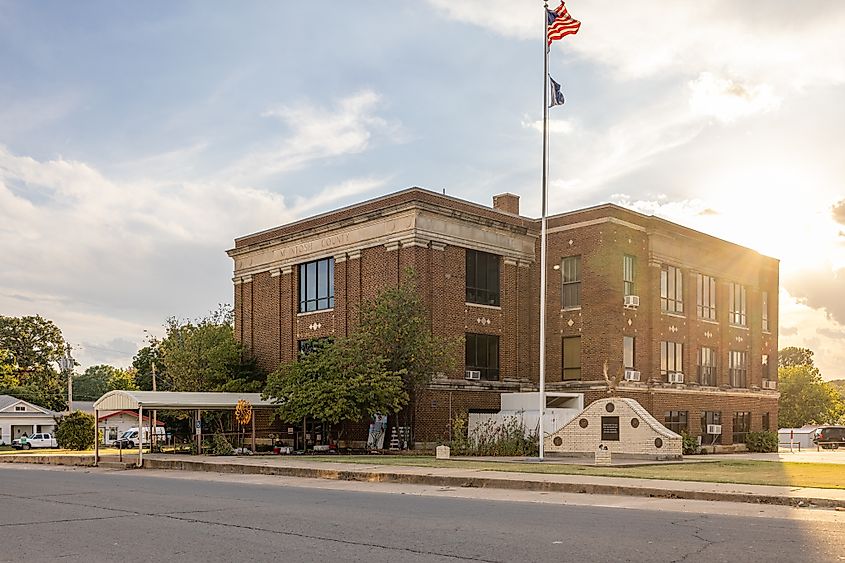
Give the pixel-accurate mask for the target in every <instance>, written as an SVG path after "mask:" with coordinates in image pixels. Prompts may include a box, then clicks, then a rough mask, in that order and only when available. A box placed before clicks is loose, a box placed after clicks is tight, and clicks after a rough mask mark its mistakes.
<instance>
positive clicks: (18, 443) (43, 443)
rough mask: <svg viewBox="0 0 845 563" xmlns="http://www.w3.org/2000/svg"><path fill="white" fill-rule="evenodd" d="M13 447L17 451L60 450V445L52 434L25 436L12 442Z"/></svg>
mask: <svg viewBox="0 0 845 563" xmlns="http://www.w3.org/2000/svg"><path fill="white" fill-rule="evenodd" d="M12 447H14V448H15V449H17V450H28V449H30V448H58V447H59V444H58V443H57V442H56V438H55V437H54V436H53V435H52V434H44V433H41V434H33V435H32V436H29V437H27V436H23V437H21V438H18V439H17V440H13V441H12Z"/></svg>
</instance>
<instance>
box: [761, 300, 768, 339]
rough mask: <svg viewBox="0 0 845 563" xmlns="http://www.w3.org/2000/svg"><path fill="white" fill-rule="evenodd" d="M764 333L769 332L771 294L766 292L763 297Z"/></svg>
mask: <svg viewBox="0 0 845 563" xmlns="http://www.w3.org/2000/svg"><path fill="white" fill-rule="evenodd" d="M762 301H763V302H762V310H763V311H762V313H763V331H764V332H769V292H768V291H764V292H763V295H762Z"/></svg>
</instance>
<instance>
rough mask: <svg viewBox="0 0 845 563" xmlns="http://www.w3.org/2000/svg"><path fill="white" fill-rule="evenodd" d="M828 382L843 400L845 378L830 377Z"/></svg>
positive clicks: (844, 395)
mask: <svg viewBox="0 0 845 563" xmlns="http://www.w3.org/2000/svg"><path fill="white" fill-rule="evenodd" d="M828 383H829V384H830V385H832V386H833V388H834V389H836V390H837V391H838V392H839V395H840V396H841V397H842V400H843V401H845V379H832V380H830V381H828Z"/></svg>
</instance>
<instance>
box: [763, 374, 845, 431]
mask: <svg viewBox="0 0 845 563" xmlns="http://www.w3.org/2000/svg"><path fill="white" fill-rule="evenodd" d="M778 389H779V390H780V402H779V409H778V423H779V425H780V427H781V428H798V427H801V426H804V425H805V424H831V423H837V422H839V421H840V420H841V419H842V417H843V416H845V404H843V401H842V397H841V396H840V395H839V393H838V392H837V391H836V389H835V388H834V387H833V386H832V385H830V384H829V383H825V382H824V381H822V377H821V374H820V373H819V370H818V369H816V368H814V367H812V366H810V365H807V364H802V365H796V366H790V367H782V368H780V369H778Z"/></svg>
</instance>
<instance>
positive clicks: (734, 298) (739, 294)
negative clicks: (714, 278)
mask: <svg viewBox="0 0 845 563" xmlns="http://www.w3.org/2000/svg"><path fill="white" fill-rule="evenodd" d="M728 287H729V292H730V293H729V294H728V312H729V315H728V322H730V323H731V324H732V325H736V326H746V323H747V320H748V319H747V316H746V308H745V294H746V292H745V286H744V285H741V284H738V283H732V284H730V286H728Z"/></svg>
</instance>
